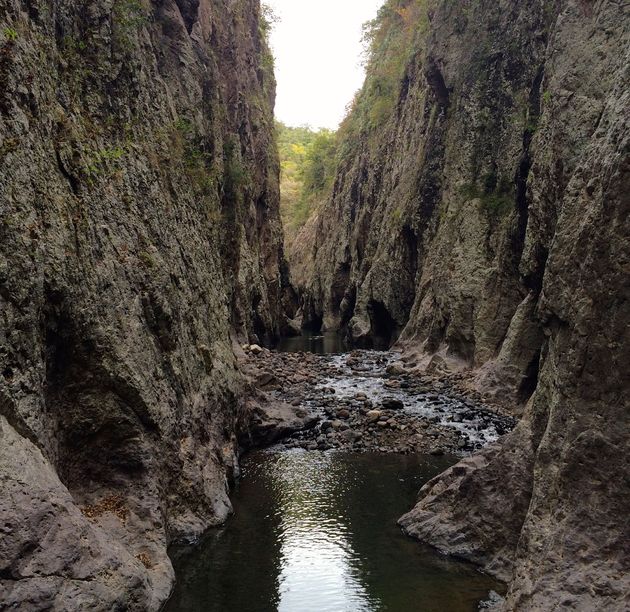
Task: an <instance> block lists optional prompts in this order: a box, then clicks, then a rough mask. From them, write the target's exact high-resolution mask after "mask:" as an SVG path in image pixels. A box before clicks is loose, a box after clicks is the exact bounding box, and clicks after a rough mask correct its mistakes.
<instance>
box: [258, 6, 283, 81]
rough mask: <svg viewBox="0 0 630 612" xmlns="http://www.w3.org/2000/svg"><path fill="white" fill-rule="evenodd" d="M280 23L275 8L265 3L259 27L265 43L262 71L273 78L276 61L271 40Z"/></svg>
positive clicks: (261, 11) (262, 7)
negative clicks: (274, 29) (275, 28)
mask: <svg viewBox="0 0 630 612" xmlns="http://www.w3.org/2000/svg"><path fill="white" fill-rule="evenodd" d="M278 21H279V17H278V16H277V15H276V13H275V12H274V10H273V8H272V7H271V6H269V5H268V4H265V3H263V4H262V5H261V9H260V21H259V23H258V27H259V28H260V36H261V38H262V40H263V42H264V43H265V44H264V48H263V50H262V57H261V61H262V69H263V70H264V71H265V72H266V73H267V75H268V76H273V70H274V66H275V59H274V57H273V53H272V52H271V45H270V42H269V38H270V36H271V32H272V31H273V28H274V27H275V25H276V23H278Z"/></svg>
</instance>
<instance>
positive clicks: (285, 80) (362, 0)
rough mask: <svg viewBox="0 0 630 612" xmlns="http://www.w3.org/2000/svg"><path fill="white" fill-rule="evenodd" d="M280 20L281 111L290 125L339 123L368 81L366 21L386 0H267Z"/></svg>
mask: <svg viewBox="0 0 630 612" xmlns="http://www.w3.org/2000/svg"><path fill="white" fill-rule="evenodd" d="M265 1H266V4H268V5H269V6H271V7H272V8H273V9H274V11H275V13H276V15H277V16H278V17H279V18H280V22H279V23H277V24H276V26H275V29H274V32H273V33H272V36H271V45H272V47H273V52H274V56H275V58H276V79H277V81H278V94H277V100H276V117H277V118H278V119H279V120H280V121H282V122H283V123H286V124H287V125H290V126H299V125H306V124H308V125H310V126H311V127H314V128H318V127H327V128H331V129H336V128H337V126H338V125H339V123H340V121H341V120H342V119H343V117H344V114H345V108H346V105H347V104H348V103H349V102H350V101H351V100H352V97H353V96H354V93H355V92H356V91H357V90H358V89H359V88H360V87H361V85H362V84H363V76H364V74H363V69H362V68H361V65H360V62H361V52H362V49H363V47H362V45H361V26H362V24H363V23H364V22H365V21H367V20H368V19H372V18H373V17H375V16H376V12H377V10H378V8H379V7H380V6H381V5H382V4H383V0H315V1H313V0H265Z"/></svg>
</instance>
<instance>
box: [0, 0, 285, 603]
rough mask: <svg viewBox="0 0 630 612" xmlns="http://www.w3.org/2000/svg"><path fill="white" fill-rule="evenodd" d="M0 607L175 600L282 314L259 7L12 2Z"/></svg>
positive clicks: (3, 68)
mask: <svg viewBox="0 0 630 612" xmlns="http://www.w3.org/2000/svg"><path fill="white" fill-rule="evenodd" d="M0 15H1V16H2V20H3V30H2V31H1V33H0V83H1V85H2V86H1V88H0V89H1V91H0V436H1V440H0V530H1V531H2V537H1V538H0V607H4V606H5V605H8V606H10V605H12V604H15V605H18V604H19V603H20V602H22V604H21V605H23V606H27V607H28V609H29V610H39V609H47V610H48V609H55V610H85V609H87V608H89V609H93V610H122V609H125V610H146V609H156V608H157V607H159V605H160V603H161V602H162V601H164V599H165V598H166V597H167V596H168V594H169V592H170V588H171V584H172V580H173V572H172V568H171V565H170V562H169V560H168V557H167V555H166V547H167V545H168V543H169V542H171V541H172V540H173V539H175V538H181V537H186V538H191V537H195V536H197V535H198V534H200V533H201V532H202V531H203V530H204V529H205V528H207V527H208V526H209V525H212V524H215V523H217V522H219V521H221V520H223V519H224V518H225V516H226V515H227V513H228V512H229V510H230V502H229V500H228V497H227V490H226V473H229V471H230V470H231V469H232V467H233V466H234V453H235V446H236V442H235V440H236V431H237V430H238V428H239V423H241V422H242V421H243V420H244V419H245V415H246V408H245V407H244V405H243V403H242V402H241V400H240V399H239V394H240V390H241V388H242V381H241V376H240V374H239V372H238V371H237V369H236V362H235V357H234V353H233V350H232V342H233V340H232V338H231V337H230V333H231V332H233V333H234V334H236V336H238V337H239V338H241V339H242V340H246V339H249V340H253V341H257V340H260V341H264V340H265V339H270V338H272V337H274V336H276V335H277V334H278V332H279V330H280V327H281V325H282V324H283V321H282V317H281V314H280V313H281V303H282V300H283V299H284V298H285V295H284V290H285V289H286V285H287V283H286V276H287V272H286V265H285V263H284V257H283V253H282V247H281V243H282V240H281V239H282V236H281V227H280V221H279V214H278V198H279V195H278V180H277V175H278V162H277V156H276V152H275V145H274V141H273V117H272V111H271V109H272V106H273V98H274V89H275V84H274V80H273V74H272V72H271V70H272V69H271V64H270V61H269V52H268V50H267V49H266V46H265V43H264V41H263V40H262V35H261V33H260V29H259V6H258V2H257V1H256V0H245V1H243V2H238V3H235V2H231V1H225V0H212V1H211V0H197V1H195V2H192V1H188V0H186V1H183V0H181V1H180V0H177V2H175V1H174V0H160V1H153V2H148V1H144V0H143V1H139V2H135V1H128V0H112V1H110V2H101V1H96V0H88V1H87V2H82V3H79V4H77V3H74V2H51V1H48V0H33V1H28V2H27V1H22V0H0Z"/></svg>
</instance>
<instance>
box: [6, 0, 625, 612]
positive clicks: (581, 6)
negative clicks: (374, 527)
mask: <svg viewBox="0 0 630 612" xmlns="http://www.w3.org/2000/svg"><path fill="white" fill-rule="evenodd" d="M628 13H629V8H628V6H626V5H625V4H623V3H620V2H615V1H613V0H598V1H596V2H585V1H583V0H553V1H542V0H525V1H524V2H519V3H515V2H511V1H508V0H499V1H498V2H493V3H488V2H482V1H471V2H461V3H453V2H448V1H445V0H432V1H431V2H424V1H420V0H388V2H386V3H385V5H384V8H383V9H382V12H381V13H380V15H381V16H382V18H383V23H381V24H380V26H379V29H378V30H376V31H375V32H374V33H373V39H372V43H371V44H372V59H371V60H370V61H371V64H369V65H368V71H367V78H366V82H365V85H364V87H363V90H362V91H361V92H360V93H359V94H358V97H357V99H356V100H355V103H354V106H353V108H352V109H351V110H350V113H349V115H348V117H347V118H346V120H345V122H344V124H342V126H341V129H340V131H339V134H338V138H339V144H338V164H337V171H336V175H335V179H334V182H333V185H332V186H331V192H330V194H329V197H327V198H325V199H323V200H322V202H321V204H320V205H319V207H318V209H317V210H315V211H314V214H313V215H312V217H311V218H310V219H309V220H308V221H307V222H306V224H305V225H304V227H303V228H302V229H301V233H300V234H299V235H298V236H297V238H296V239H295V240H294V241H293V242H292V248H291V252H288V253H287V254H286V256H285V248H284V244H283V229H282V223H281V219H280V209H279V206H280V192H279V172H280V169H279V160H278V154H277V150H276V137H275V127H274V116H273V106H274V96H275V81H274V74H273V58H272V56H271V53H270V50H269V48H268V45H267V35H268V33H267V28H268V27H269V24H268V23H267V22H266V21H265V18H264V15H263V14H262V13H261V7H260V4H259V2H258V0H239V1H234V0H152V1H151V2H148V1H147V2H145V1H144V0H107V1H106V2H97V1H96V0H85V2H82V3H80V6H77V5H76V3H73V2H70V1H68V0H62V1H59V2H52V1H51V0H0V17H1V18H2V30H1V32H0V82H1V84H2V87H1V88H0V194H1V197H0V321H1V323H2V324H1V326H0V493H1V495H0V533H1V538H0V607H1V608H3V609H5V608H6V609H24V610H50V609H52V610H68V611H70V610H84V609H88V608H89V609H94V610H138V611H140V610H158V609H160V607H161V606H162V605H163V604H164V603H165V602H166V600H167V599H168V597H169V595H170V593H171V591H172V589H173V583H174V570H173V565H172V562H171V559H170V558H169V555H168V553H167V550H168V547H169V546H170V545H172V544H173V543H178V542H179V543H181V542H194V541H197V540H198V539H199V537H200V536H201V535H202V534H203V533H205V532H206V531H207V530H208V529H209V528H210V527H213V526H216V525H219V524H221V523H222V522H224V521H225V520H226V519H227V517H228V516H229V514H230V512H231V509H232V506H231V502H230V496H229V495H230V486H231V484H232V483H234V481H235V480H237V479H238V476H239V458H240V456H241V455H242V454H243V453H244V452H245V451H246V450H248V449H250V448H252V447H256V446H261V445H267V444H270V443H272V442H277V441H278V439H284V438H285V437H286V436H292V437H290V438H289V439H288V440H286V442H285V443H286V445H287V447H290V448H294V449H295V448H301V447H302V448H310V449H311V450H317V451H319V452H328V451H329V450H331V449H333V448H342V449H343V448H345V449H346V450H348V449H350V450H352V449H354V450H356V451H361V452H365V451H370V452H382V453H385V452H390V451H392V450H396V451H397V452H399V453H403V452H412V451H414V452H423V453H430V452H444V451H445V450H446V451H448V452H453V453H460V455H461V456H462V460H461V461H460V462H459V463H457V464H456V465H453V466H451V467H450V468H448V469H447V470H446V471H444V472H443V473H442V474H440V475H438V476H436V477H435V478H432V479H431V480H430V481H429V482H427V483H426V484H425V485H424V486H423V488H422V490H421V491H420V493H419V497H418V501H417V505H416V506H415V507H414V508H413V509H412V508H410V509H409V512H408V513H407V514H405V515H404V516H402V517H401V518H400V525H401V527H402V529H403V530H404V532H405V533H406V534H408V535H410V536H412V537H414V538H418V539H420V540H422V541H423V542H426V543H428V544H430V545H432V546H433V547H435V548H437V549H438V550H440V551H442V552H444V553H448V554H449V555H451V556H453V557H454V558H459V559H464V560H467V561H472V562H474V563H475V564H478V565H479V566H481V567H482V568H483V569H484V571H485V572H487V573H489V574H491V575H492V576H493V577H495V578H497V579H499V580H501V581H503V582H505V583H507V585H508V587H507V594H506V597H505V600H503V601H502V602H501V604H500V605H501V606H502V608H503V609H505V610H557V609H574V610H585V611H590V610H598V609H602V610H611V611H614V610H624V609H627V606H628V605H629V603H630V602H629V599H628V597H630V595H629V594H630V567H629V566H628V564H629V559H630V549H629V544H628V543H629V542H630V532H629V530H628V521H627V516H628V512H629V510H630V494H629V492H628V482H630V472H629V471H628V461H627V458H628V456H629V450H630V448H629V447H630V437H629V436H628V409H629V408H630V403H629V398H630V377H629V376H628V365H627V364H628V363H629V362H630V246H629V244H630V243H629V238H630V156H629V155H628V152H629V150H630V128H629V121H628V118H629V113H628V109H629V108H630V58H629V56H628V49H630V28H629V24H630V19H629V17H630V16H629V14H628ZM392 66H393V68H392ZM394 68H395V70H394ZM399 68H400V70H401V72H397V70H398V69H399ZM392 75H393V76H392ZM288 261H290V262H291V268H289V264H288V263H287V262H288ZM300 328H304V329H310V330H314V331H315V332H316V333H320V332H323V331H328V332H336V333H338V334H339V335H341V336H343V337H344V338H345V339H346V340H347V341H348V343H349V344H350V345H351V346H352V347H361V348H371V347H376V348H383V349H391V348H392V346H393V347H394V348H395V350H396V358H395V360H393V358H392V359H390V358H389V357H379V356H374V353H373V352H371V351H368V352H362V351H359V352H357V353H356V354H353V353H350V355H349V357H348V359H349V361H346V362H344V363H345V365H344V363H342V362H336V361H332V362H331V361H330V360H327V359H316V358H314V357H308V356H302V357H297V358H296V357H290V356H286V355H283V354H282V353H272V352H269V351H268V350H267V348H262V347H261V346H259V345H262V346H263V347H264V346H272V345H273V344H274V343H275V342H277V341H278V339H279V338H280V337H281V336H284V335H288V334H294V333H296V332H297V330H299V329H300ZM388 354H389V355H392V354H393V353H384V355H388ZM381 359H384V360H385V361H383V362H381V361H379V360H381ZM388 359H389V361H388ZM375 364H381V365H382V366H383V369H385V368H387V372H388V375H387V376H386V375H385V374H382V372H380V370H378V376H379V384H381V383H382V384H383V385H384V387H385V388H386V389H387V392H388V393H389V394H390V395H393V397H386V398H385V407H384V409H383V408H381V407H379V408H378V410H375V406H370V407H369V409H368V407H366V406H365V405H364V403H365V401H366V399H367V396H365V398H364V397H363V395H362V394H359V395H356V394H355V393H354V391H353V392H352V394H351V395H348V394H346V395H344V390H343V389H335V390H333V391H335V392H336V393H335V399H331V397H332V392H331V394H328V391H324V390H323V389H324V388H325V386H326V384H328V385H330V384H334V380H335V377H337V378H338V372H339V368H342V370H343V372H344V376H347V375H348V372H350V374H352V375H355V374H357V372H359V374H360V373H361V372H362V371H363V370H362V369H361V368H367V369H368V370H369V369H370V368H374V367H376V366H375ZM302 367H303V368H304V371H303V372H302V373H299V374H296V372H297V370H299V369H300V368H302ZM379 367H380V366H379ZM348 368H349V370H348ZM326 376H329V378H330V379H331V380H332V381H333V382H330V381H329V382H328V383H325V384H324V383H322V385H323V386H321V388H319V390H318V391H317V393H315V394H314V395H313V398H312V399H313V401H315V400H316V401H317V402H318V405H319V404H321V403H322V402H323V405H324V408H325V409H326V410H328V412H326V413H325V418H324V419H323V420H322V422H320V423H317V420H318V419H313V418H312V414H311V413H310V412H309V409H308V408H309V406H308V401H306V400H305V397H307V396H308V393H307V391H306V389H310V387H311V386H312V385H313V384H315V383H317V384H320V383H321V380H322V377H326ZM388 376H389V378H388ZM380 377H382V380H381V378H380ZM400 385H403V387H402V390H399V389H401V387H400ZM296 389H297V391H296ZM392 389H393V390H392ZM292 393H293V395H291V394H292ZM379 393H380V391H379ZM444 393H448V394H450V395H449V398H451V399H448V400H447V399H444V396H443V394H444ZM327 394H328V395H327ZM410 394H411V395H413V394H421V395H422V394H424V396H426V397H427V398H428V400H429V403H431V402H433V404H431V405H433V406H434V407H437V408H439V410H438V412H444V411H446V413H447V414H451V413H452V414H451V416H452V415H453V414H457V415H458V418H459V419H462V420H467V419H469V418H470V420H474V419H481V420H482V421H483V424H484V425H483V426H484V428H487V427H488V426H489V425H488V424H490V425H492V427H494V429H493V430H492V431H493V432H494V433H496V434H497V435H494V433H493V434H492V435H491V436H489V437H487V439H486V438H484V439H483V440H482V441H481V442H480V443H479V445H478V446H475V440H472V441H471V438H470V437H468V438H465V437H462V436H461V435H459V434H455V433H453V431H452V427H451V425H450V423H451V421H449V422H448V423H447V422H446V420H444V422H441V421H439V422H438V421H436V420H435V419H434V417H435V415H436V414H437V413H435V412H431V413H430V414H429V415H428V416H427V415H426V414H424V416H423V419H424V420H420V421H417V420H416V419H414V418H411V417H410V416H409V415H408V414H407V415H402V416H401V414H400V413H399V412H398V411H399V409H400V407H401V404H402V403H403V400H404V401H405V402H407V401H410V400H409V397H410ZM309 397H310V396H309ZM471 398H473V399H474V402H473V403H472V404H470V405H468V403H470V401H471ZM382 400H383V398H382V397H381V396H380V395H378V401H379V402H380V401H382ZM451 400H452V401H451ZM309 401H310V400H309ZM467 402H468V403H467ZM482 402H484V403H485V404H487V406H489V407H490V408H489V409H488V412H486V408H485V407H484V408H483V409H482V408H480V407H479V406H478V404H479V403H482ZM432 410H433V409H432ZM376 412H378V413H379V414H378V415H377V414H376ZM490 413H493V414H494V415H495V416H489V415H490ZM320 417H321V415H320ZM429 417H430V418H429ZM464 417H465V419H464ZM439 418H440V419H441V418H442V417H439ZM484 419H485V420H484ZM516 421H518V423H517V424H516ZM348 423H352V426H349V425H348ZM377 423H382V425H378V427H379V428H380V430H379V431H377V432H376V434H374V431H371V429H374V428H376V427H377V425H376V424H377ZM515 424H516V426H515V427H514V425H515ZM322 427H324V429H323V430H322ZM301 430H304V431H301ZM296 431H298V432H299V433H298V434H297V437H296V436H295V435H294V434H295V432H296ZM326 432H328V433H326ZM346 432H349V433H346ZM397 432H398V433H397ZM426 432H431V434H432V435H431V437H430V438H428V437H427V435H426ZM411 433H413V436H411ZM329 434H330V435H329ZM501 434H505V435H501ZM372 435H374V436H375V441H374V442H371V441H370V436H372ZM499 435H501V437H499ZM379 436H380V438H379ZM379 439H381V440H382V441H381V442H379V441H378V440H379ZM480 447H483V448H481V450H479V448H480Z"/></svg>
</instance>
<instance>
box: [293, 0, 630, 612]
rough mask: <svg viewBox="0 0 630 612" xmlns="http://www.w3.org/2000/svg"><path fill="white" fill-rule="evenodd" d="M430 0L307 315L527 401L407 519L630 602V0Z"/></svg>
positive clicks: (529, 590) (498, 570)
mask: <svg viewBox="0 0 630 612" xmlns="http://www.w3.org/2000/svg"><path fill="white" fill-rule="evenodd" d="M418 4H419V3H418V2H411V1H405V2H402V1H401V2H398V3H395V2H390V3H389V5H390V6H394V5H396V7H397V8H398V9H401V10H399V12H398V14H399V15H401V17H403V16H404V15H405V14H406V13H405V11H404V10H402V9H406V8H408V7H411V6H417V5H418ZM426 14H427V20H426V21H425V22H422V23H419V24H418V32H417V36H416V38H415V42H414V45H415V47H414V48H413V49H412V50H411V52H410V58H409V61H408V63H407V65H406V70H405V73H404V76H403V78H402V80H401V81H400V83H399V84H398V87H399V91H398V96H397V100H396V105H395V109H394V110H393V112H392V113H391V116H389V118H388V119H387V120H386V121H385V122H383V123H381V124H380V125H379V126H378V127H376V128H369V129H368V128H366V129H364V130H363V131H362V132H361V134H360V137H359V139H358V140H355V141H354V142H352V143H351V144H352V147H349V148H348V150H347V151H346V153H345V154H344V155H343V156H342V158H341V161H340V168H339V172H338V175H337V179H336V182H335V186H334V190H333V194H332V197H331V199H330V201H329V202H328V204H327V205H326V207H325V208H324V209H323V210H322V211H321V212H320V214H319V217H318V221H317V224H318V226H317V228H316V230H315V231H313V232H312V236H313V239H312V242H311V247H310V249H308V250H307V255H308V257H312V258H313V261H314V264H313V265H314V269H315V273H314V277H313V280H312V282H311V285H310V288H309V291H308V292H307V295H306V296H305V304H304V308H305V315H306V320H307V321H310V322H311V323H314V324H316V325H319V324H320V323H321V324H322V325H323V326H324V327H325V328H328V329H338V328H344V329H346V330H347V333H348V334H349V335H350V336H351V337H352V338H353V339H354V340H355V341H357V342H361V341H369V340H370V339H373V338H374V337H375V336H376V337H377V339H378V338H380V339H381V341H383V342H384V343H386V344H391V342H393V341H395V340H396V339H397V338H400V340H401V341H402V342H403V345H404V343H407V344H416V345H418V344H419V345H421V347H422V349H423V350H424V351H425V353H427V354H428V355H434V354H436V353H439V354H440V355H441V356H442V357H443V358H446V360H447V361H448V359H449V358H453V359H456V360H458V361H459V362H460V363H462V362H463V363H465V364H467V365H468V366H469V367H471V368H473V369H475V370H476V372H477V380H478V383H479V384H480V385H482V386H483V387H484V388H486V389H487V388H490V387H493V388H495V389H496V390H497V392H498V393H501V394H502V395H506V394H509V395H510V396H511V397H512V398H513V400H514V401H516V402H520V403H523V404H524V403H526V402H527V406H526V409H525V414H524V418H523V420H522V422H521V424H520V425H519V427H518V428H517V429H516V430H515V431H514V432H513V433H512V434H510V435H509V436H507V437H506V438H505V439H504V440H503V441H502V442H501V444H500V446H498V447H495V448H491V449H488V450H487V451H485V452H483V453H482V454H481V455H479V456H476V457H473V458H470V459H467V460H465V461H464V462H462V463H461V464H459V465H458V466H455V467H454V468H453V469H451V470H449V471H448V472H447V473H445V474H444V475H442V476H440V477H438V478H437V479H435V480H434V481H433V482H431V483H429V484H428V485H427V486H426V487H425V488H424V489H423V490H422V492H421V495H420V500H419V503H418V505H417V507H416V508H415V509H414V510H413V511H412V512H411V513H409V514H408V515H406V516H405V517H403V518H402V519H401V523H402V525H403V526H404V528H405V529H406V531H407V532H408V533H410V534H412V535H415V536H417V537H419V538H422V539H424V540H426V541H428V542H430V543H432V544H434V545H435V546H438V547H439V548H441V549H443V550H445V551H448V552H450V553H452V554H456V555H458V556H461V557H465V558H468V559H471V560H474V561H476V562H478V563H481V564H484V565H485V566H486V568H487V569H488V570H489V571H492V572H493V573H495V574H496V575H498V576H500V577H502V578H503V579H505V580H507V581H509V582H510V591H509V594H508V598H507V603H506V609H518V610H545V609H559V608H563V607H564V608H571V609H579V610H594V609H606V610H621V609H625V607H626V606H627V605H628V600H627V594H628V592H629V584H628V580H629V579H628V575H629V569H630V568H629V567H628V559H629V558H630V556H629V554H628V553H629V552H630V551H629V550H628V542H629V541H630V538H629V535H630V534H629V533H628V527H627V526H628V522H627V515H628V510H629V508H630V499H629V494H628V487H627V483H628V479H629V478H630V474H629V472H628V467H627V457H628V456H629V450H630V449H629V447H628V445H629V440H628V435H627V429H628V410H629V408H630V404H629V399H628V398H629V397H630V379H629V378H628V375H627V363H628V359H629V358H630V348H629V347H630V301H629V292H630V267H629V265H630V246H629V242H628V239H629V237H630V198H629V197H628V186H629V185H630V175H629V171H630V158H629V155H628V153H629V144H630V135H629V131H630V129H629V122H628V108H630V89H629V83H630V74H629V71H630V58H629V56H628V49H629V48H630V27H629V25H630V15H629V11H628V7H627V6H625V5H623V3H618V2H613V1H606V0H603V1H599V2H582V1H579V0H558V1H556V2H540V1H533V0H532V1H525V2H518V3H516V2H509V1H507V0H501V1H499V2H493V3H488V2H478V1H474V2H457V3H455V2H433V3H431V6H430V7H429V8H428V9H427V13H426ZM369 78H370V77H368V81H367V82H366V85H365V88H364V92H365V91H368V90H369V88H370V87H371V86H373V83H372V84H371V83H370V80H369ZM356 112H357V111H356V110H355V113H356ZM351 118H352V117H351ZM341 146H342V147H343V143H342V145H341Z"/></svg>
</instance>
